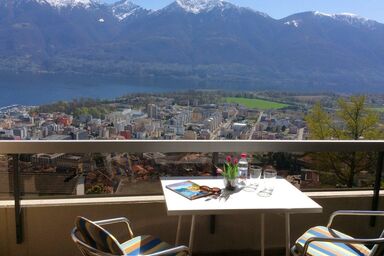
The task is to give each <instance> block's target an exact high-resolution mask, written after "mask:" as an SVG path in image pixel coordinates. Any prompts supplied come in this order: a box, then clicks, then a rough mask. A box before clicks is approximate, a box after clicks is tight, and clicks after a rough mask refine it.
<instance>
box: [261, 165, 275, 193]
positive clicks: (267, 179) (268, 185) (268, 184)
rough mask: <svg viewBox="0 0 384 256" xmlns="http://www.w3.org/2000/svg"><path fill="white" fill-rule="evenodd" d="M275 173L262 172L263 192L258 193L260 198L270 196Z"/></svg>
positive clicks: (270, 171) (269, 171) (269, 170)
mask: <svg viewBox="0 0 384 256" xmlns="http://www.w3.org/2000/svg"><path fill="white" fill-rule="evenodd" d="M276 176H277V172H276V170H274V169H265V170H264V180H263V184H264V186H263V190H261V191H260V193H259V194H260V195H261V196H271V195H272V192H273V190H274V188H275V180H276Z"/></svg>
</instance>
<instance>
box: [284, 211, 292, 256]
mask: <svg viewBox="0 0 384 256" xmlns="http://www.w3.org/2000/svg"><path fill="white" fill-rule="evenodd" d="M290 243H291V224H290V215H289V213H286V214H285V255H286V256H289V255H290V253H291V245H290Z"/></svg>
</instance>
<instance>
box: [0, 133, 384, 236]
mask: <svg viewBox="0 0 384 256" xmlns="http://www.w3.org/2000/svg"><path fill="white" fill-rule="evenodd" d="M58 152H60V153H146V152H161V153H188V152H190V153H194V152H199V153H212V154H215V153H217V152H238V153H240V152H252V153H256V152H291V153H297V152H377V153H378V155H379V157H378V162H377V168H376V173H375V183H374V187H373V190H374V197H373V199H372V210H376V209H378V201H379V191H380V183H381V174H382V172H383V156H384V141H333V140H321V141H249V140H244V141H242V140H239V141H227V140H226V141H179V140H178V141H151V140H148V141H147V140H144V141H1V142H0V154H7V155H12V156H13V164H12V168H13V191H14V193H13V197H14V201H15V216H16V226H17V230H19V231H18V232H17V233H18V234H19V233H20V234H19V235H18V238H17V240H18V242H21V241H22V238H21V218H19V216H20V215H21V206H20V201H21V199H22V197H21V196H22V194H21V189H20V184H19V179H20V165H19V161H18V160H19V156H20V155H21V154H36V153H58Z"/></svg>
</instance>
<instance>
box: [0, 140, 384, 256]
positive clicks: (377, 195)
mask: <svg viewBox="0 0 384 256" xmlns="http://www.w3.org/2000/svg"><path fill="white" fill-rule="evenodd" d="M355 151H358V152H379V153H380V155H382V153H381V152H384V142H382V141H129V142H126V141H96V142H95V141H81V142H78V141H77V142H62V141H44V142H41V141H23V142H1V143H0V154H9V155H12V156H13V159H18V155H19V154H35V153H74V152H76V153H111V152H114V153H144V152H162V153H170V152H172V153H177V152H201V153H206V154H211V153H213V154H214V153H215V152H355ZM378 162H379V163H381V164H382V162H380V157H379V161H378ZM12 168H13V169H12V170H13V171H11V172H9V173H8V175H9V176H12V177H13V178H12V179H9V180H12V182H10V183H9V184H8V185H10V188H11V190H13V191H15V192H14V193H13V194H11V195H5V194H4V193H3V194H1V195H2V199H3V200H1V201H0V255H15V256H16V255H17V256H19V255H26V256H30V255H31V256H33V255H63V256H64V255H80V253H79V251H78V249H77V248H76V246H75V245H74V243H73V242H72V240H71V238H70V236H69V234H70V231H71V229H72V227H73V225H74V224H73V223H74V219H75V217H76V216H78V215H82V216H86V217H88V218H90V219H95V220H96V219H105V218H113V217H118V216H126V217H128V218H129V219H130V220H131V221H132V223H133V228H134V231H135V233H137V234H145V233H150V234H153V235H156V236H158V237H160V238H161V239H163V240H165V241H168V242H172V241H174V239H175V234H176V226H177V217H169V216H167V214H166V207H165V202H164V198H163V196H162V195H161V194H159V192H156V190H154V191H149V192H148V191H147V190H146V191H145V192H146V193H141V192H137V193H136V194H135V195H130V196H127V195H123V194H120V195H118V196H117V195H115V196H111V195H108V196H105V195H104V196H89V195H87V196H85V195H83V196H68V195H56V196H47V195H44V196H43V195H40V196H39V195H36V194H35V195H32V194H29V195H28V196H27V195H26V194H25V193H24V192H25V191H23V189H25V188H21V187H20V186H18V185H19V182H20V177H21V175H20V173H19V169H20V166H19V165H18V162H17V161H14V162H13V166H12ZM381 173H382V168H381V166H379V167H378V168H377V171H376V182H375V186H374V187H370V188H367V189H365V190H361V189H359V190H337V191H336V190H332V191H329V190H327V191H306V192H305V193H307V195H309V196H310V197H311V198H312V199H313V200H315V201H316V202H317V203H319V204H320V205H321V206H322V207H323V213H321V214H293V215H292V217H291V238H292V241H291V243H292V242H294V239H296V238H297V237H299V236H300V235H301V234H302V233H303V232H304V231H305V230H307V229H308V228H309V227H311V226H315V225H325V224H326V223H327V220H328V217H329V215H330V213H331V212H333V211H335V210H340V209H355V210H371V209H381V210H384V206H383V205H382V203H381V200H382V198H383V196H384V194H383V193H382V192H381V191H380V181H381ZM140 186H141V185H140V183H138V184H135V188H136V189H137V190H138V191H140ZM1 191H2V190H1ZM380 203H381V204H380ZM376 207H377V208H376ZM149 220H150V221H149ZM359 220H360V219H359ZM196 221H197V223H196V233H195V243H194V247H193V252H194V255H257V252H258V251H259V250H260V242H259V241H260V234H259V223H260V216H258V215H225V216H216V218H215V220H213V219H212V218H211V216H199V217H198V218H197V219H196ZM189 222H190V219H189V218H183V223H182V224H183V225H182V230H181V234H182V235H181V243H182V244H187V243H188V228H189ZM383 226H384V220H382V219H377V220H372V219H369V218H365V217H363V218H362V219H361V221H358V222H357V221H356V220H355V219H353V218H342V219H338V220H336V222H335V227H337V228H338V229H340V230H342V231H343V232H345V233H348V234H351V235H358V236H361V237H374V236H375V235H377V234H379V233H380V231H381V230H382V229H383ZM277 231H278V232H277ZM265 239H266V248H267V251H266V255H283V254H284V249H283V248H284V216H283V215H279V214H268V215H266V233H265ZM227 241H230V242H227Z"/></svg>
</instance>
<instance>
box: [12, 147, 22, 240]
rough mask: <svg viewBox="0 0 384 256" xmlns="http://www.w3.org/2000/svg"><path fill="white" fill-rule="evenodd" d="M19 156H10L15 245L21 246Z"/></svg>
mask: <svg viewBox="0 0 384 256" xmlns="http://www.w3.org/2000/svg"><path fill="white" fill-rule="evenodd" d="M19 159H20V155H19V154H14V155H12V165H13V197H14V200H15V223H16V243H17V244H21V243H22V242H23V222H22V217H23V216H22V208H21V205H20V198H21V193H20V166H19Z"/></svg>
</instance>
